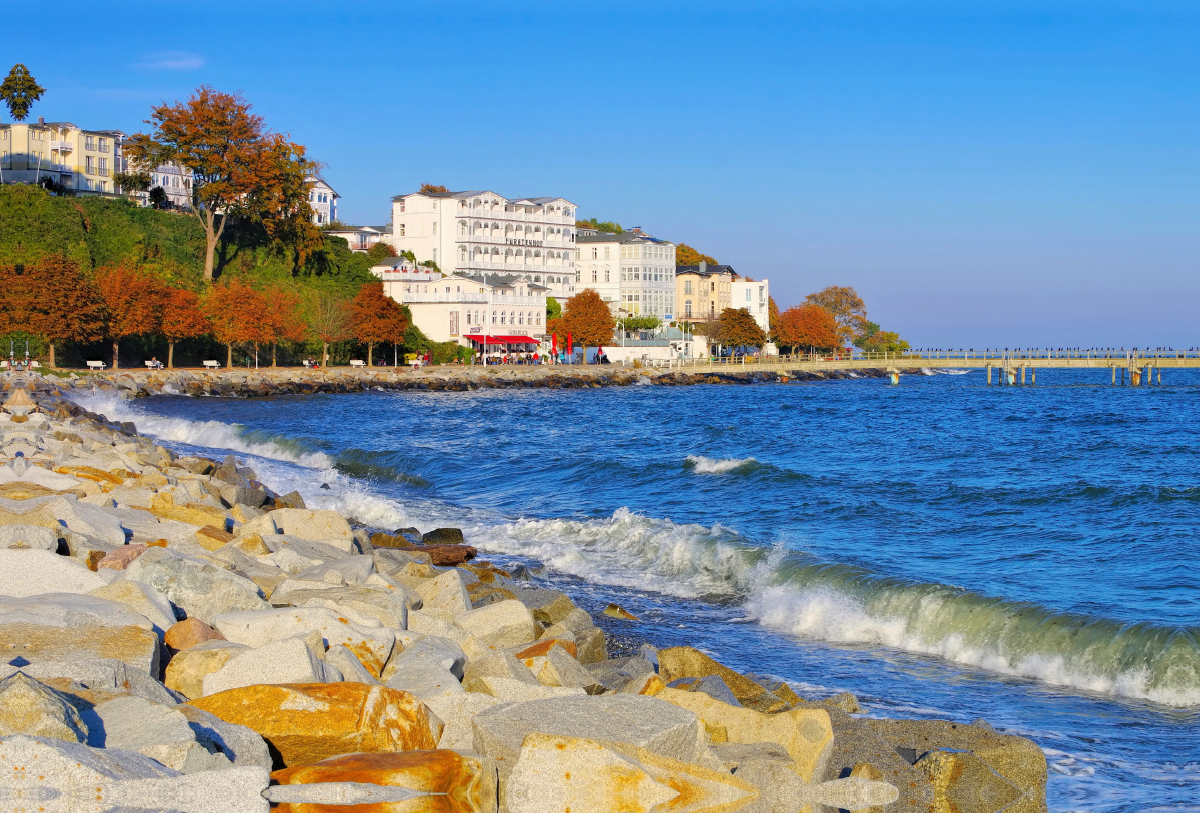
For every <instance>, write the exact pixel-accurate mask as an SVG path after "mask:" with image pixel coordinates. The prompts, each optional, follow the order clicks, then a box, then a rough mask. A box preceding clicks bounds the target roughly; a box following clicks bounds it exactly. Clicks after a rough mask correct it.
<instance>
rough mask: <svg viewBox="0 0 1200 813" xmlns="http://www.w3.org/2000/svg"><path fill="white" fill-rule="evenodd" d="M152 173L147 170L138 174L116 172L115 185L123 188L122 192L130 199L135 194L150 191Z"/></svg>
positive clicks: (114, 174) (114, 175) (137, 172)
mask: <svg viewBox="0 0 1200 813" xmlns="http://www.w3.org/2000/svg"><path fill="white" fill-rule="evenodd" d="M151 182H152V181H151V179H150V173H149V172H146V171H145V170H139V171H136V172H114V173H113V185H114V186H118V187H120V188H121V191H122V192H124V193H125V194H126V195H129V196H130V197H132V196H133V193H134V192H148V191H150V184H151Z"/></svg>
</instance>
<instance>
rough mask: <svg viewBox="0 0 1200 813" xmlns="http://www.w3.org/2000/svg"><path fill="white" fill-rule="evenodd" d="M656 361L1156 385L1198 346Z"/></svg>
mask: <svg viewBox="0 0 1200 813" xmlns="http://www.w3.org/2000/svg"><path fill="white" fill-rule="evenodd" d="M657 366H661V367H665V368H672V369H682V370H689V369H695V370H719V369H730V368H734V369H736V368H738V367H743V368H746V369H760V370H769V371H771V372H777V373H784V374H786V372H787V371H790V370H795V371H802V372H834V371H839V370H879V369H883V370H885V371H887V372H888V373H889V374H890V375H891V378H892V383H893V384H897V383H899V377H900V374H901V373H902V372H903V371H906V370H914V369H922V368H926V369H953V370H963V369H983V370H986V371H987V383H988V385H989V386H991V385H992V383H993V373H994V374H995V382H996V384H998V385H1001V386H1016V385H1018V384H1029V385H1035V384H1037V372H1038V370H1039V369H1041V370H1105V369H1107V370H1108V371H1109V383H1110V384H1111V385H1113V386H1117V385H1127V386H1135V387H1137V386H1143V385H1145V386H1148V385H1150V384H1161V383H1162V376H1163V368H1167V369H1184V368H1192V369H1200V350H1173V349H1157V350H1137V349H1133V350H1042V349H1032V350H908V351H905V352H903V353H855V354H845V355H838V354H829V353H803V354H796V355H779V356H760V357H757V358H755V357H753V356H750V357H742V358H725V359H693V360H685V361H678V360H674V361H670V362H658V363H657Z"/></svg>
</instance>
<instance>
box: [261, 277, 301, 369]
mask: <svg viewBox="0 0 1200 813" xmlns="http://www.w3.org/2000/svg"><path fill="white" fill-rule="evenodd" d="M263 296H264V297H265V300H266V306H267V319H266V323H265V325H264V327H265V330H266V334H267V338H266V339H265V340H266V341H269V342H270V343H271V366H272V367H277V366H278V359H277V355H278V350H279V343H280V342H289V343H290V342H302V341H304V339H305V337H306V336H307V335H308V325H306V324H305V322H304V314H303V312H302V309H301V301H300V295H299V294H297V293H296V292H295V291H293V290H291V289H289V288H284V287H282V286H279V285H274V286H271V287H269V288H267V289H266V290H265V291H264V292H263Z"/></svg>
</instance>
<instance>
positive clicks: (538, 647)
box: [515, 638, 576, 666]
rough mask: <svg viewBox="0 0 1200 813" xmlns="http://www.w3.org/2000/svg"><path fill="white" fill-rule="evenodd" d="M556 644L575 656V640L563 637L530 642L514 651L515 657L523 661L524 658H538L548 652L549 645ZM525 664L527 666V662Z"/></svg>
mask: <svg viewBox="0 0 1200 813" xmlns="http://www.w3.org/2000/svg"><path fill="white" fill-rule="evenodd" d="M556 646H560V647H562V648H563V649H564V650H566V652H567V654H568V655H570V656H571V657H572V658H574V657H576V655H575V642H574V641H568V640H567V639H565V638H543V639H542V640H540V641H538V642H537V643H536V644H531V645H530V646H527V647H525V648H524V649H522V650H521V651H520V652H518V653H516V655H515V657H516V659H517V660H519V661H523V660H525V659H526V658H538V657H541V656H543V655H545V654H546V653H547V652H549V651H550V649H551V647H556ZM526 666H528V664H526Z"/></svg>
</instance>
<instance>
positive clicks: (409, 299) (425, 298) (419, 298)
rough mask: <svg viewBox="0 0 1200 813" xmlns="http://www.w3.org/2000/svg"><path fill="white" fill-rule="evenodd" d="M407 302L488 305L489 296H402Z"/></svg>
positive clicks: (460, 294)
mask: <svg viewBox="0 0 1200 813" xmlns="http://www.w3.org/2000/svg"><path fill="white" fill-rule="evenodd" d="M401 296H402V297H403V298H404V301H405V302H414V303H417V302H478V303H485V304H486V303H487V301H488V298H487V294H479V293H466V292H463V293H456V294H410V293H404V294H402V295H401Z"/></svg>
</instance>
